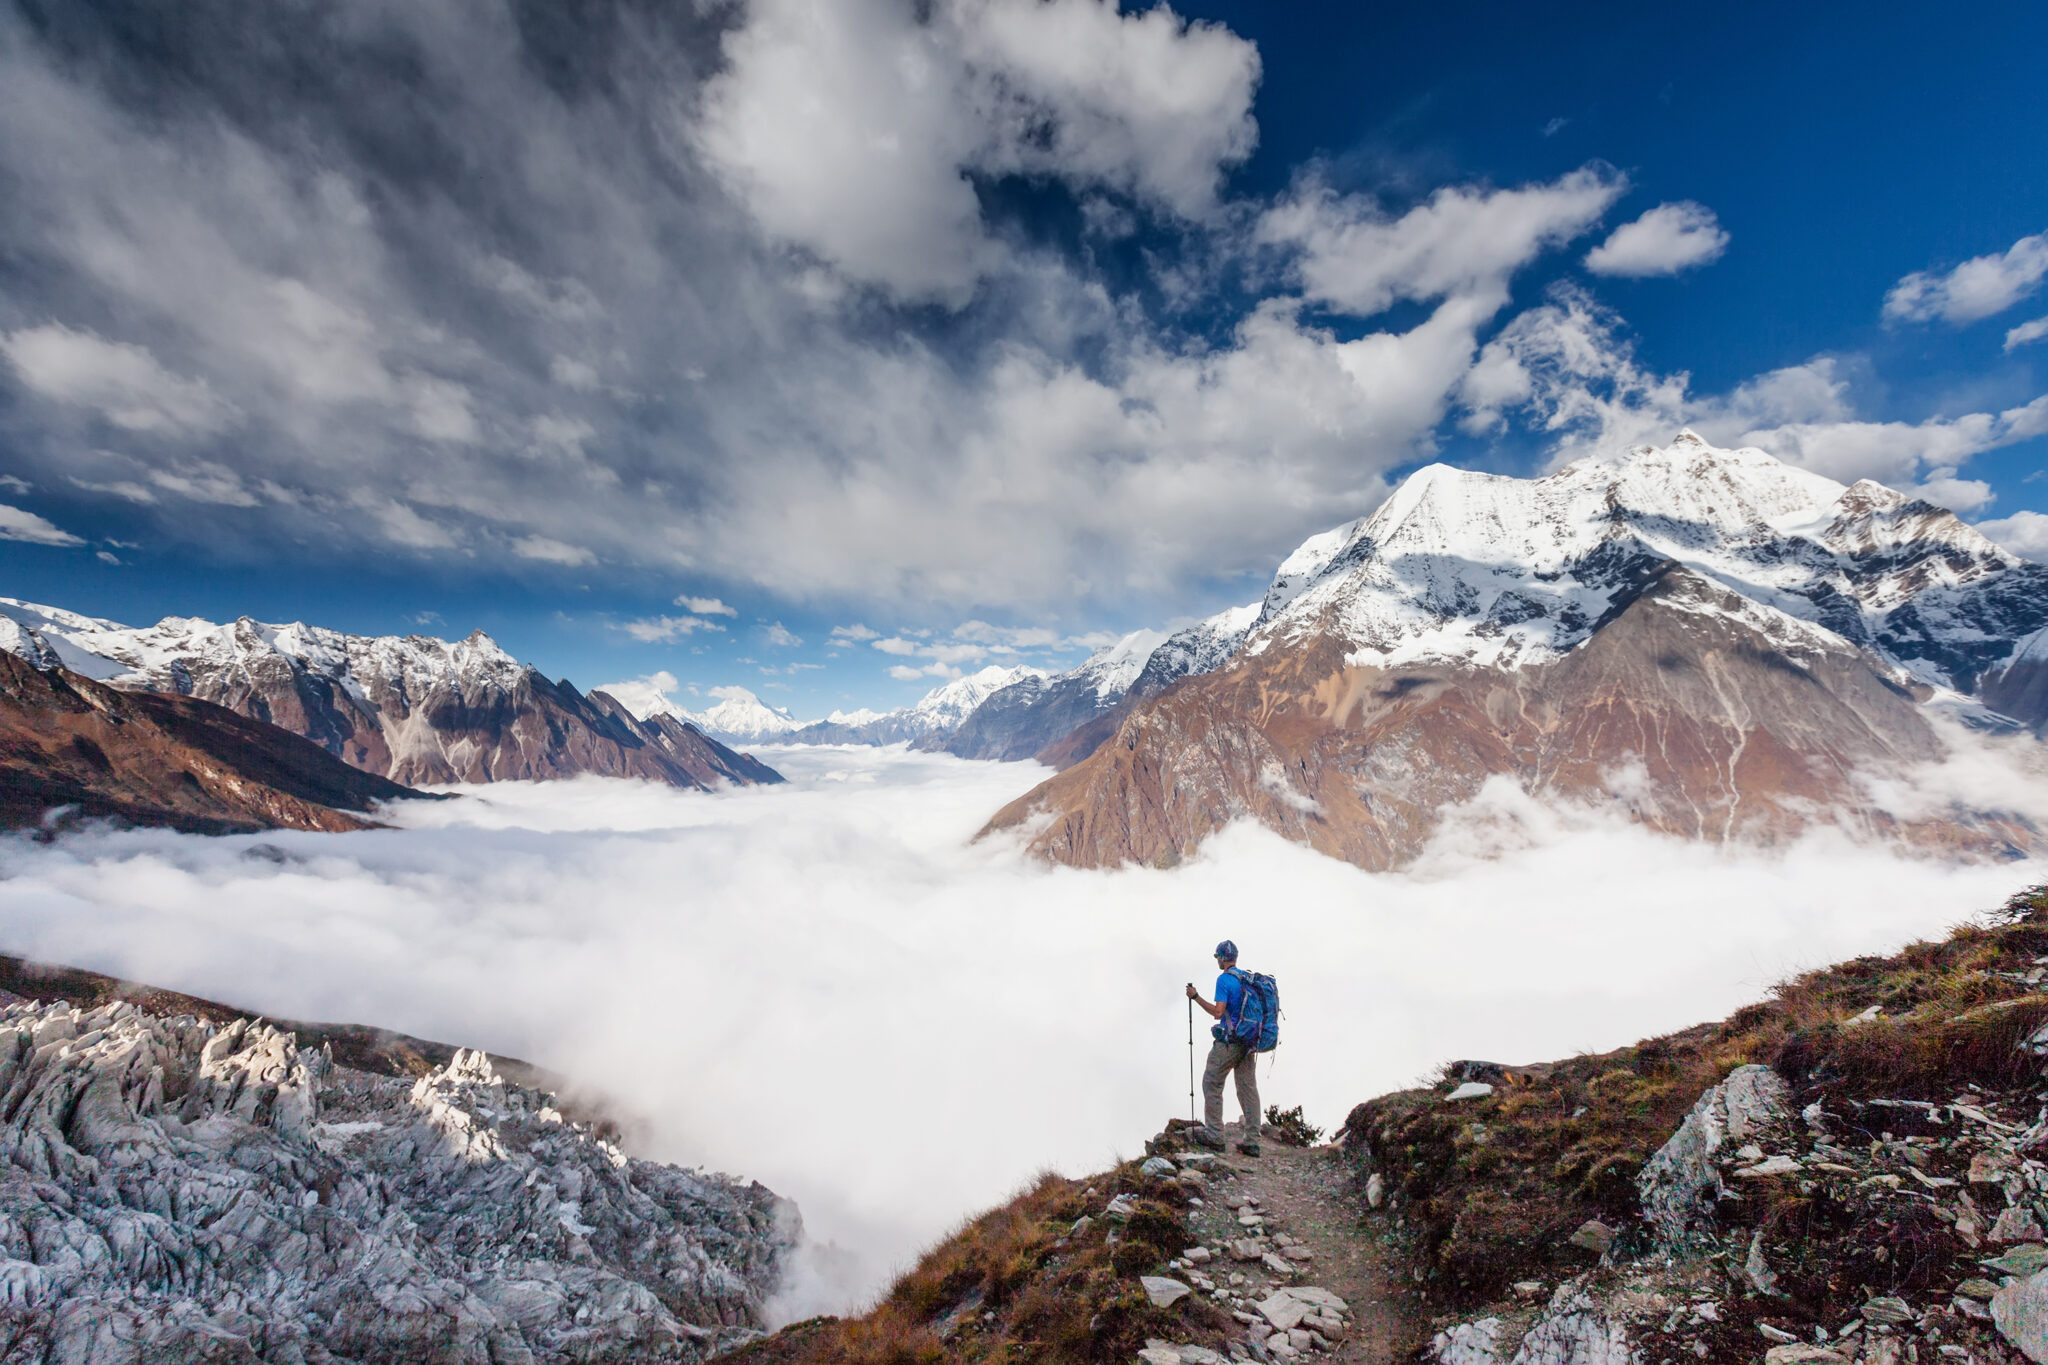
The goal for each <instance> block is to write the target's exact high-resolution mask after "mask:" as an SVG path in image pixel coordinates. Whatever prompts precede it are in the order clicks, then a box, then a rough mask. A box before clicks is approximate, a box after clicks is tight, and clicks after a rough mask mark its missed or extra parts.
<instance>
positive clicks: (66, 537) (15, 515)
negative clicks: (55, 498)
mask: <svg viewBox="0 0 2048 1365" xmlns="http://www.w3.org/2000/svg"><path fill="white" fill-rule="evenodd" d="M0 540H19V541H25V542H27V543H28V544H30V545H83V544H85V542H84V541H83V540H81V539H79V538H78V537H77V536H74V535H72V534H71V533H70V532H69V531H66V530H64V529H62V528H61V527H58V526H56V525H54V524H52V523H51V522H50V521H48V520H46V519H45V518H43V517H39V516H37V515H36V514H35V513H34V512H30V511H28V510H26V509H24V508H20V507H10V506H8V505H6V504H5V503H0Z"/></svg>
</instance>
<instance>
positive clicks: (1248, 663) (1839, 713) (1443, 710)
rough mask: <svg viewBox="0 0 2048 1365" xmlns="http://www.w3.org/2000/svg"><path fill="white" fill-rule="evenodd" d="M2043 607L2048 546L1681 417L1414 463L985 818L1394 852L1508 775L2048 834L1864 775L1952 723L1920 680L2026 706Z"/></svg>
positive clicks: (1042, 839) (1689, 811) (1867, 822)
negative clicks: (1934, 811) (1895, 810)
mask: <svg viewBox="0 0 2048 1365" xmlns="http://www.w3.org/2000/svg"><path fill="white" fill-rule="evenodd" d="M2044 626H2048V569H2044V568H2043V567H2041V566H2039V565H2035V564H2029V563H2026V562H2024V561H2022V560H2019V559H2018V558H2017V557H2015V556H2013V555H2010V554H2008V553H2006V552H2005V551H2004V550H2001V549H1999V548H1998V547H1997V546H1995V545H1993V544H1992V543H1991V542H1989V541H1988V540H1986V539H1984V537H1983V536H1982V535H1980V534H1979V533H1978V532H1976V531H1975V530H1973V529H1972V528H1970V527H1968V526H1966V525H1964V524H1963V523H1962V522H1961V521H1959V520H1957V519H1956V518H1955V517H1954V516H1953V515H1952V514H1950V513H1948V512H1946V511H1943V510H1942V509H1939V508H1936V507H1933V506H1931V505H1929V504H1927V503H1925V502H1922V501H1917V500H1913V499H1908V498H1906V497H1904V496H1903V495H1901V494H1899V493H1896V492H1894V491H1892V490H1890V489H1886V488H1882V487H1880V486H1878V485H1876V484H1872V483H1868V482H1865V483H1859V484H1857V485H1855V486H1854V487H1846V488H1845V487H1843V486H1842V485H1840V484H1838V483H1835V482H1833V481H1831V480H1828V479H1824V478H1821V477H1819V476H1817V475H1814V474H1810V473H1807V472H1805V471H1803V470H1799V469H1796V468H1794V467H1792V466H1789V465H1785V464H1782V463H1780V462H1779V461H1777V460H1775V459H1773V458H1772V457H1770V456H1769V455H1767V454H1765V453H1763V452H1762V451H1756V450H1740V451H1727V450H1717V449H1715V448H1713V447H1711V446H1709V445H1708V444H1707V443H1706V442H1704V441H1702V440H1701V439H1700V438H1698V437H1697V436H1695V435H1693V434H1692V433H1690V432H1687V433H1683V434H1681V436H1680V437H1679V438H1678V439H1677V440H1676V441H1675V442H1673V444H1672V445H1671V446H1670V447H1668V448H1665V449H1658V448H1654V447H1647V446H1645V447H1638V448H1636V449H1634V450H1631V451H1628V452H1626V453H1624V454H1622V455H1619V456H1617V457H1614V458H1611V459H1593V460H1585V461H1581V462H1578V463H1575V464H1573V465H1570V466H1567V467H1566V468H1564V469H1561V470H1559V471H1558V472H1557V473H1555V474H1552V475H1549V476H1547V477H1545V478H1541V479H1533V480H1525V479H1513V478H1505V477H1500V476H1495V475H1487V474H1475V473H1468V472H1464V471H1460V470H1455V469H1451V468H1448V467H1445V466H1441V465H1438V466H1431V467H1429V468H1427V469H1423V470H1420V471H1418V472H1417V473H1416V474H1414V475H1413V476H1411V477H1410V478H1409V479H1408V480H1407V481H1406V482H1404V483H1403V484H1402V486H1401V487H1400V488H1399V489H1397V490H1396V491H1395V492H1394V494H1393V495H1392V496H1391V497H1389V498H1388V499H1387V501H1386V502H1385V503H1384V504H1383V505H1382V506H1381V507H1380V508H1379V509H1378V510H1377V511H1375V512H1374V513H1372V514H1371V515H1370V516H1368V517H1364V518H1361V519H1359V520H1357V521H1354V522H1351V523H1348V524H1346V525H1344V526H1341V527H1338V528H1336V529H1335V530H1332V531H1329V532H1326V533H1323V534H1321V535H1318V536H1315V537H1312V538H1310V539H1309V540H1308V541H1307V542H1305V543H1304V544H1303V545H1302V546H1301V547H1300V548H1299V549H1298V550H1296V551H1295V552H1294V554H1292V555H1290V556H1289V557H1288V558H1287V559H1286V560H1285V561H1284V562H1283V563H1282V564H1281V566H1280V568H1279V570H1278V571H1277V572H1276V574H1275V575H1274V579H1273V582H1272V585H1271V587H1270V589H1269V590H1268V592H1267V594H1266V597H1265V599H1264V601H1263V602H1262V603H1261V605H1260V608H1259V613H1258V619H1257V621H1256V622H1255V623H1254V624H1253V625H1252V626H1251V628H1250V630H1249V631H1248V632H1247V633H1246V635H1245V637H1244V641H1243V643H1242V644H1241V645H1240V646H1239V647H1238V648H1237V650H1236V652H1235V654H1234V655H1233V656H1232V657H1231V659H1230V661H1229V662H1228V663H1227V664H1226V665H1225V666H1223V667H1221V668H1219V669H1216V670H1215V671H1211V672H1207V673H1204V674H1200V675H1196V676H1193V677H1190V678H1187V679H1184V680H1182V681H1180V682H1179V683H1177V684H1175V685H1173V686H1170V687H1168V688H1166V689H1165V690H1164V691H1162V692H1160V693H1158V694H1157V695H1155V696H1152V697H1150V698H1147V699H1143V700H1140V701H1139V702H1137V703H1136V704H1134V705H1133V706H1131V707H1130V708H1128V709H1127V711H1126V712H1125V714H1124V715H1123V716H1122V717H1121V718H1120V720H1119V721H1118V723H1117V725H1116V729H1115V732H1114V736H1113V739H1112V740H1111V742H1108V743H1103V744H1101V745H1100V747H1096V748H1093V751H1092V753H1090V754H1089V756H1088V757H1086V758H1085V759H1084V760H1083V761H1081V762H1080V763H1078V764H1077V765H1076V766H1074V767H1072V768H1069V769H1068V770H1067V771H1065V772H1062V773H1061V774H1059V775H1058V776H1057V777H1055V778H1053V779H1051V780H1050V781H1048V782H1047V783H1045V784H1043V785H1042V786H1040V787H1039V788H1038V789H1036V790H1034V791H1033V792H1031V793H1029V794H1028V795H1026V796H1025V797H1023V798H1021V799H1020V800H1018V801H1017V802H1014V803H1012V804H1011V805H1010V806H1008V807H1006V808H1005V809H1004V810H1003V811H1001V812H999V813H998V814H997V815H996V817H995V818H994V819H993V820H992V821H991V828H996V829H1000V828H1006V827H1011V826H1016V825H1020V824H1022V823H1024V822H1025V821H1027V820H1037V821H1040V822H1042V828H1040V830H1039V832H1038V833H1037V834H1036V835H1035V837H1034V841H1033V847H1034V848H1036V849H1037V850H1038V851H1040V852H1041V853H1043V854H1045V855H1047V856H1049V857H1051V858H1053V859H1055V860H1057V861H1061V862H1067V863H1073V864H1076V865H1081V866H1103V865H1110V864H1115V863H1120V862H1131V861H1135V862H1147V863H1171V862H1173V861H1177V860H1178V859H1180V858H1182V857H1184V856H1186V855H1187V854H1188V853H1189V852H1191V851H1192V850H1193V849H1194V848H1195V847H1197V846H1198V845H1199V844H1200V842H1201V841H1202V840H1203V839H1204V838H1206V837H1207V836H1208V835H1209V834H1211V833H1213V832H1215V831H1216V830H1218V829H1220V828H1221V827H1223V826H1224V825H1226V824H1228V823H1230V822H1231V821H1233V820H1235V819H1239V818H1243V817H1246V816H1249V817H1251V818H1255V819H1258V820H1260V821H1261V822H1263V823H1265V824H1268V825H1270V826H1271V827H1273V828H1275V829H1277V830H1279V831H1281V832H1282V833H1284V834H1286V835H1287V836H1289V837H1290V838H1294V839H1298V840H1301V841H1303V842H1306V843H1309V844H1311V845H1312V846H1314V847H1316V848H1318V849H1321V850H1323V851H1325V852H1328V853H1331V854H1333V855H1334V856H1337V857H1342V858H1345V859H1347V860H1350V861H1353V862H1356V863H1359V864H1360V865H1362V866H1366V867H1372V868H1386V867H1392V866H1396V865H1398V864H1400V863H1401V862H1403V861H1404V860H1405V859H1407V858H1409V857H1412V856H1413V855H1414V854H1415V853H1417V852H1418V851H1419V850H1420V849H1421V848H1422V847H1423V846H1424V845H1425V844H1426V843H1427V841H1428V839H1429V837H1430V836H1431V834H1432V833H1433V832H1434V831H1435V829H1436V827H1437V825H1438V823H1439V821H1440V819H1441V812H1442V808H1443V807H1444V806H1445V805H1446V804H1449V803H1456V802H1463V801H1469V800H1471V799H1473V798H1474V797H1475V796H1477V795H1478V794H1479V792H1480V790H1481V788H1482V787H1484V786H1485V784H1486V783H1487V782H1488V781H1489V780H1490V779H1494V778H1499V777H1505V778H1508V779H1510V780H1512V781H1514V782H1515V783H1516V784H1518V785H1519V786H1521V787H1522V788H1524V789H1525V790H1527V791H1530V792H1532V793H1534V794H1536V795H1538V796H1540V797H1543V798H1546V799H1552V800H1567V801H1574V802H1581V803H1591V804H1597V805H1602V806H1607V807H1610V808H1612V807H1616V806H1619V807H1621V808H1623V809H1625V810H1626V812H1627V814H1628V815H1629V817H1630V818H1632V819H1634V820H1637V821H1640V822H1642V823H1644V824H1647V825H1649V826H1651V827H1653V828H1656V829H1660V830H1665V831H1668V832H1671V833H1674V834H1680V835H1684V836H1687V837H1694V838H1707V839H1729V838H1742V839H1764V840H1768V839H1775V838H1781V837H1784V836H1786V835H1788V834H1791V833H1794V832H1796V831H1798V830H1799V829H1801V828H1804V827H1806V826H1807V825H1809V824H1811V823H1813V822H1815V821H1817V820H1839V821H1844V822H1847V823H1850V824H1852V825H1855V826H1858V827H1861V828H1865V829H1868V830H1870V831H1873V832H1876V833H1880V834H1885V835H1889V836H1898V837H1905V838H1911V839H1915V840H1921V841H1930V842H1947V843H1957V844H1963V845H1967V846H1969V847H1972V848H1975V849H1978V850H1980V851H1991V852H1995V851H2002V850H2004V849H2006V848H2009V847H2011V846H2012V845H2013V844H2014V843H2015V842H2017V843H2027V842H2029V841H2032V840H2034V839H2036V838H2038V837H2039V832H2038V831H2032V830H2030V829H2026V828H2023V827H2019V826H2016V825H2014V824H2012V823H2011V822H2009V821H2001V820H1998V819H1993V818H1985V819H1981V820H1979V819H1972V818H1971V816H1970V813H1968V812H1959V813H1958V818H1957V819H1955V820H1941V821H1929V822H1922V823H1920V824H1918V825H1912V826H1908V825H1903V824H1901V823H1900V822H1899V821H1897V820H1896V819H1894V818H1893V817H1892V816H1891V815H1890V814H1888V813H1887V812H1886V811H1884V810H1882V809H1878V808H1877V807H1876V806H1875V805H1874V804H1873V800H1872V798H1871V797H1870V795H1869V792H1868V789H1867V786H1866V785H1865V783H1864V781H1863V776H1864V775H1865V774H1867V773H1872V772H1875V773H1898V772H1900V771H1902V770H1903V769H1904V768H1905V767H1906V766H1907V765H1910V764H1912V763H1914V762H1917V761H1921V760H1928V759H1933V758H1936V757H1938V756H1940V754H1941V753H1942V752H1944V750H1943V748H1942V745H1941V742H1940V740H1939V737H1938V734H1937V731H1936V729H1935V727H1934V724H1933V722H1932V721H1931V720H1930V718H1929V711H1928V706H1927V705H1926V704H1927V703H1929V702H1938V703H1941V704H1943V705H1945V706H1947V707H1948V708H1949V709H1950V710H1951V711H1959V712H1960V713H1961V714H1962V715H1964V716H1965V717H1966V718H1969V719H1973V720H1976V721H1977V722H1979V723H1981V724H1985V725H1996V724H2000V723H2004V722H2003V721H2002V718H2001V717H2000V716H1998V715H1997V714H1995V713H1994V712H1993V711H1992V710H1990V709H1987V706H1986V705H1985V703H1990V704H1991V705H1992V706H1996V705H1999V704H2001V703H2002V704H2004V705H2005V706H2007V707H2012V708H2016V709H2018V710H2021V711H2024V710H2026V709H2027V708H2028V706H2030V705H2038V702H2039V693H2038V690H2030V689H2038V686H2039V684H2038V682H2037V681H2031V680H2037V679H2038V677H2039V672H2038V670H2039V660H2038V659H2037V658H2035V656H2034V655H2032V654H2029V653H2028V652H2027V651H2026V650H2024V649H2022V648H2021V647H2020V646H2021V642H2022V641H2024V640H2026V639H2027V638H2028V637H2029V636H2031V635H2033V633H2034V632H2036V631H2039V630H2041V629H2042V628H2043V627H2044ZM2029 699H2032V700H2029ZM2022 718H2023V719H2024V718H2025V717H2022Z"/></svg>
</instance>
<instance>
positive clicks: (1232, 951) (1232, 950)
mask: <svg viewBox="0 0 2048 1365" xmlns="http://www.w3.org/2000/svg"><path fill="white" fill-rule="evenodd" d="M1216 956H1218V957H1220V958H1222V959H1223V960H1224V961H1225V962H1235V961H1237V945H1236V944H1235V943H1232V942H1231V941H1230V940H1229V939H1227V938H1226V939H1224V940H1223V942H1221V943H1219V944H1217V945H1216Z"/></svg>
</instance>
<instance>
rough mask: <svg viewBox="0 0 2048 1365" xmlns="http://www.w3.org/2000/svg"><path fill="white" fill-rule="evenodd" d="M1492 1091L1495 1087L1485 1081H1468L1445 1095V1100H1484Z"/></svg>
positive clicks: (1447, 1101)
mask: <svg viewBox="0 0 2048 1365" xmlns="http://www.w3.org/2000/svg"><path fill="white" fill-rule="evenodd" d="M1492 1093H1493V1087H1492V1086H1490V1085H1488V1084H1487V1083H1486V1082H1485V1081H1467V1082H1465V1083H1464V1084H1463V1085H1461V1086H1459V1087H1458V1088H1457V1089H1456V1090H1453V1091H1452V1092H1451V1093H1450V1094H1448V1095H1446V1096H1444V1101H1445V1102H1446V1103H1449V1102H1451V1101H1453V1100H1483V1099H1485V1098H1486V1097H1487V1096H1488V1095H1491V1094H1492Z"/></svg>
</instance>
